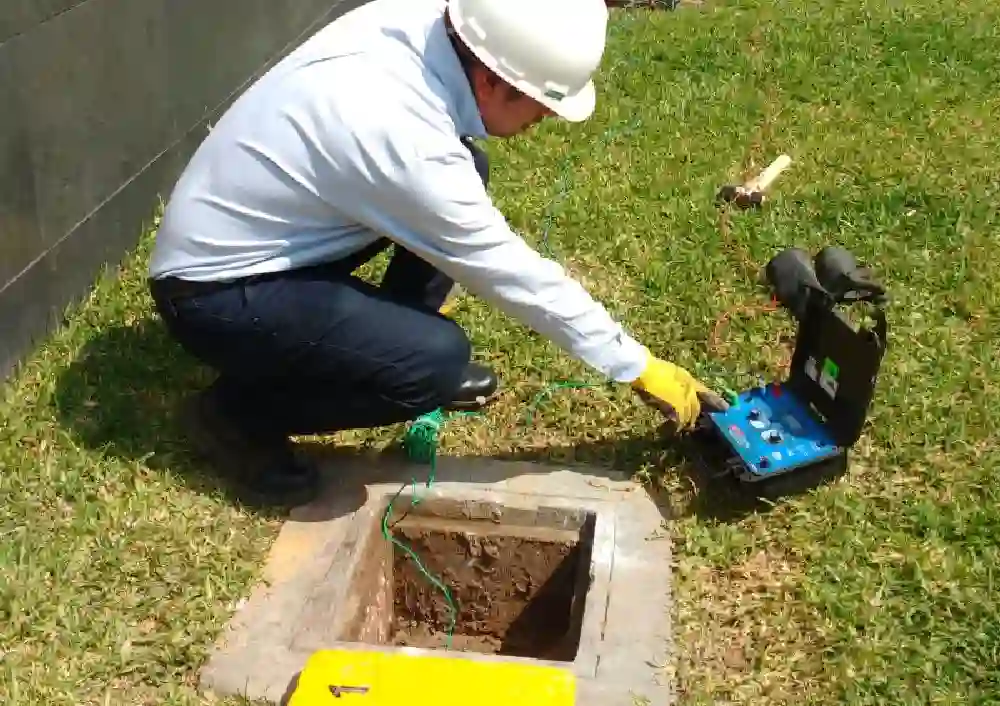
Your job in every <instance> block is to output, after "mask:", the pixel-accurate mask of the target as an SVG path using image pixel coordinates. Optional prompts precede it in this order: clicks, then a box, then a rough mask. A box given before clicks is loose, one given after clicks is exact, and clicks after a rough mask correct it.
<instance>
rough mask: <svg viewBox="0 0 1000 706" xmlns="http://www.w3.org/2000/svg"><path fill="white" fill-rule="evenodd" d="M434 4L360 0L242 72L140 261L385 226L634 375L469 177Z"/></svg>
mask: <svg viewBox="0 0 1000 706" xmlns="http://www.w3.org/2000/svg"><path fill="white" fill-rule="evenodd" d="M444 8H445V2H444V0H372V1H371V2H369V3H368V4H366V5H363V6H361V7H360V8H358V9H356V10H354V11H352V12H349V13H347V14H345V15H344V16H342V17H341V18H339V19H337V20H335V21H333V22H332V23H330V24H329V25H327V26H326V27H324V28H323V29H321V30H320V31H319V32H318V33H316V34H315V35H313V36H312V37H311V38H310V39H308V40H307V41H306V42H305V43H304V44H302V45H301V46H300V47H299V48H298V49H296V50H295V51H293V52H292V53H291V54H289V55H288V56H287V57H286V58H284V59H283V60H282V61H280V62H279V63H278V64H276V65H275V67H274V68H272V69H271V70H270V71H269V72H268V73H267V74H265V75H264V76H263V77H261V79H260V80H258V81H257V82H256V83H254V84H253V85H252V86H251V87H250V88H249V89H248V90H247V91H246V92H245V93H244V94H243V95H242V96H240V97H239V99H238V100H236V101H235V102H234V104H233V105H232V107H231V108H230V109H229V110H228V111H227V112H226V113H225V114H224V115H223V117H222V119H221V120H220V121H219V122H218V123H217V124H215V125H214V126H213V127H212V129H211V132H210V133H209V134H208V136H207V137H206V138H205V140H204V141H203V142H202V144H201V145H200V147H199V149H198V150H197V151H196V153H195V155H194V157H193V158H192V160H191V162H190V163H189V165H188V166H187V168H186V169H185V171H184V172H183V174H182V175H181V177H180V179H179V180H178V182H177V184H176V185H175V187H174V191H173V193H172V194H171V196H170V199H169V200H168V204H167V208H166V211H165V213H164V219H163V222H162V223H161V226H160V228H159V231H158V233H157V236H156V241H155V245H154V250H153V253H152V259H151V264H150V275H151V276H152V277H163V276H174V277H179V278H183V279H189V280H197V281H206V280H228V279H234V278H239V277H244V276H247V275H254V274H261V273H269V272H275V271H283V270H288V269H292V268H297V267H302V266H306V265H313V264H317V263H322V262H329V261H331V260H334V259H336V258H339V257H342V256H344V255H347V254H349V253H351V252H354V251H356V250H358V249H360V248H362V247H364V246H365V245H367V244H369V243H371V242H373V241H375V240H376V239H378V238H379V237H382V236H385V237H388V238H389V239H391V240H393V241H395V242H397V243H400V244H401V245H403V246H404V247H406V248H407V249H409V250H411V251H412V252H414V253H416V254H418V255H420V256H421V257H423V258H424V259H426V260H427V261H429V262H430V263H432V264H433V265H434V266H436V267H437V268H438V269H439V270H440V271H441V272H444V273H446V274H447V275H449V276H450V277H452V278H453V279H454V280H456V281H457V282H459V283H461V284H462V285H464V286H465V288H466V289H468V290H469V291H470V292H472V293H473V294H475V295H477V296H479V297H481V298H482V299H484V300H486V301H489V302H491V303H493V304H494V305H496V306H498V307H499V308H500V309H502V310H503V311H505V312H506V313H507V314H508V315H510V316H512V317H513V318H515V319H517V320H518V321H520V322H522V323H523V324H524V325H526V326H528V327H530V328H532V329H534V330H535V331H537V332H539V333H540V334H542V335H544V336H546V337H547V338H549V339H550V340H551V341H553V342H554V343H555V344H556V345H558V346H560V347H561V348H562V349H563V350H565V351H566V352H567V353H569V354H570V355H572V356H574V357H576V358H577V359H578V360H581V361H583V362H584V363H586V364H588V365H589V366H591V367H593V368H594V369H596V370H597V371H599V372H601V373H603V374H605V375H607V376H608V377H610V378H612V379H614V380H618V381H623V382H624V381H631V380H633V379H635V378H636V377H638V375H639V374H640V372H641V371H642V368H643V366H644V364H645V360H646V353H645V350H644V349H643V348H642V347H641V346H640V344H639V343H637V342H636V341H635V340H634V339H633V338H631V337H630V336H629V335H628V334H627V333H626V332H625V331H624V330H623V328H622V327H621V325H620V324H618V323H617V322H616V321H614V320H613V319H612V318H611V316H610V315H609V314H608V312H607V311H606V310H605V308H604V307H603V306H601V305H600V304H599V303H597V302H596V301H594V299H593V298H591V296H590V295H589V294H588V293H587V292H586V291H585V290H584V289H583V287H581V285H580V284H579V283H577V282H576V281H575V280H574V279H573V278H571V277H570V276H569V275H568V274H567V273H566V272H565V271H564V269H563V268H562V267H561V266H560V265H559V264H558V263H556V262H553V261H551V260H548V259H546V258H544V257H542V256H541V255H540V254H539V253H538V252H536V251H535V250H534V249H533V248H531V247H530V246H529V245H528V244H527V243H526V242H525V241H524V240H523V239H522V238H521V237H520V236H519V235H517V234H516V233H514V232H513V231H512V230H511V228H510V226H509V224H508V223H507V221H506V219H505V218H504V216H503V215H502V214H501V213H500V212H499V211H498V210H497V209H496V207H495V206H494V204H493V202H492V200H491V199H490V197H489V194H488V192H487V191H486V189H485V187H484V186H483V183H482V181H481V179H480V177H479V175H478V174H477V172H476V169H475V165H474V163H473V159H472V156H471V154H470V153H469V151H468V150H467V149H466V147H465V146H464V145H463V144H462V142H461V140H460V138H461V136H463V135H467V136H471V137H477V138H482V137H486V134H485V130H484V128H483V124H482V122H481V119H480V117H479V112H478V109H477V107H476V103H475V99H474V96H473V94H472V91H471V89H470V87H469V84H468V81H467V79H466V77H465V74H464V72H463V70H462V67H461V65H460V64H459V62H458V59H457V57H456V56H455V53H454V51H453V49H452V47H451V44H450V42H449V40H448V38H447V36H446V34H445V28H444V23H443V20H442V17H443V12H444ZM375 325H377V323H375Z"/></svg>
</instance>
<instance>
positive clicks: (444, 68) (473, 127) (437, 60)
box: [426, 16, 488, 139]
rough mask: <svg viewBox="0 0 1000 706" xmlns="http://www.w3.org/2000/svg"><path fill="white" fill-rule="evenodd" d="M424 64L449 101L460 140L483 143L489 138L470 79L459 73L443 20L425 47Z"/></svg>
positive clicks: (438, 23) (434, 29)
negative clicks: (463, 138)
mask: <svg viewBox="0 0 1000 706" xmlns="http://www.w3.org/2000/svg"><path fill="white" fill-rule="evenodd" d="M426 61H427V65H428V68H430V70H431V71H432V72H433V73H434V74H435V75H437V77H438V78H439V79H440V81H441V83H442V85H443V86H444V87H445V89H447V91H448V94H449V97H450V98H451V100H450V103H451V108H452V111H453V113H452V117H453V118H454V120H455V126H456V127H457V128H458V131H459V134H460V135H462V136H463V137H474V138H478V139H485V138H486V137H487V136H488V135H487V133H486V127H485V126H484V125H483V119H482V116H480V114H479V106H478V105H476V97H475V95H474V94H473V93H472V87H471V86H470V85H469V79H468V77H467V76H466V75H465V71H464V70H463V69H462V64H461V62H460V61H459V60H458V55H457V54H456V53H455V48H454V47H453V46H452V45H451V40H450V39H449V38H448V32H447V29H446V27H445V22H444V17H443V16H442V17H441V18H440V19H439V20H438V21H437V22H435V23H434V27H433V28H432V30H431V36H430V41H429V42H428V44H427V53H426Z"/></svg>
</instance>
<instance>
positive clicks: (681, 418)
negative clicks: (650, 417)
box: [632, 354, 729, 429]
mask: <svg viewBox="0 0 1000 706" xmlns="http://www.w3.org/2000/svg"><path fill="white" fill-rule="evenodd" d="M632 387H633V388H634V389H635V391H636V393H637V394H638V395H639V397H640V398H642V400H643V401H644V402H645V403H646V404H648V405H650V406H651V407H654V408H655V409H658V410H660V411H661V412H662V413H663V414H664V416H666V417H667V419H669V420H671V421H673V422H674V423H676V425H677V426H678V428H680V429H687V428H689V427H691V426H692V425H694V423H695V422H696V421H697V420H698V415H699V414H700V413H701V411H702V409H708V410H710V411H723V410H726V409H728V408H729V405H728V404H727V403H726V401H725V400H723V399H722V397H720V396H719V395H717V394H716V393H714V392H712V391H711V390H709V389H708V388H707V387H705V385H704V384H702V383H701V382H700V381H699V380H697V379H695V378H694V377H693V376H692V375H691V373H689V372H688V371H687V370H685V369H684V368H681V367H679V366H677V365H674V364H673V363H669V362H667V361H665V360H661V359H660V358H657V357H656V356H654V355H652V354H650V355H649V362H648V363H647V364H646V369H645V370H644V371H643V373H642V375H640V376H639V378H638V379H637V380H635V381H634V382H633V383H632Z"/></svg>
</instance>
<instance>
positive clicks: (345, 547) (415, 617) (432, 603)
mask: <svg viewBox="0 0 1000 706" xmlns="http://www.w3.org/2000/svg"><path fill="white" fill-rule="evenodd" d="M518 467H520V466H518ZM491 468H492V467H491ZM501 470H503V471H504V473H500V472H496V473H495V475H497V476H500V475H504V474H506V475H505V478H506V479H505V480H503V481H498V482H492V483H491V482H480V483H474V482H450V483H449V482H442V481H441V480H440V478H439V481H438V483H436V484H435V485H434V487H433V488H431V489H425V488H420V492H419V494H418V496H417V497H418V501H417V502H416V503H415V504H411V500H412V496H410V495H409V494H408V493H407V494H398V490H399V487H400V486H399V483H398V482H396V483H390V482H384V483H375V484H372V485H370V486H368V487H367V490H366V497H367V500H366V501H364V502H363V503H362V505H361V507H360V508H358V509H357V510H353V511H347V512H330V513H329V516H330V517H331V518H332V519H329V520H322V521H315V520H314V521H306V522H299V523H294V522H292V523H289V525H290V526H289V525H286V527H285V528H284V529H283V530H282V535H283V537H284V541H283V540H282V537H279V541H278V544H277V545H276V550H277V549H278V548H279V547H280V546H282V545H283V546H284V549H282V550H280V551H276V552H272V557H271V558H270V560H269V567H270V568H269V571H267V572H266V573H267V574H268V575H269V577H270V578H269V581H270V583H269V584H267V585H264V586H262V587H260V588H259V589H258V590H256V591H255V593H254V594H253V595H252V596H251V597H250V600H249V601H248V602H247V603H246V604H245V605H244V606H243V607H242V608H241V609H240V611H239V612H238V613H237V615H236V616H234V618H233V620H232V621H231V623H230V626H229V629H228V630H227V633H226V635H225V636H224V637H223V639H222V640H221V641H220V645H219V646H218V648H217V649H216V650H215V652H214V653H213V655H212V657H211V658H210V660H209V662H208V664H206V666H205V668H204V669H203V670H202V685H203V687H205V688H207V689H209V690H211V691H214V692H216V693H220V692H221V693H223V694H232V693H238V694H241V695H244V696H246V697H247V698H250V699H254V698H262V699H266V700H269V701H271V702H280V699H281V696H282V695H283V693H285V689H287V688H288V685H289V683H290V682H291V681H292V680H293V678H294V676H295V674H296V673H297V671H298V670H299V669H301V668H302V666H303V665H304V664H305V662H306V660H307V659H308V658H309V656H310V655H311V654H312V653H313V652H315V651H317V650H324V649H340V650H345V649H346V650H359V651H371V650H378V651H396V650H403V651H407V652H414V651H429V652H431V653H434V654H446V655H449V656H452V657H454V658H457V659H473V660H486V661H493V660H503V661H532V662H536V663H537V662H542V663H545V664H550V665H555V666H558V667H561V668H564V669H568V670H570V671H571V672H572V673H573V674H574V675H576V677H577V694H578V696H577V704H578V706H635V705H636V704H647V703H648V704H656V706H667V704H669V703H671V702H672V701H673V695H672V689H671V680H670V677H669V674H668V673H667V671H666V666H667V665H668V664H669V653H670V604H669V600H670V565H671V554H670V543H669V540H668V539H667V538H666V537H665V536H664V535H663V533H662V532H661V529H662V520H663V518H662V515H661V514H660V512H659V510H658V508H657V507H656V505H655V503H654V502H653V501H652V500H651V498H650V497H649V496H648V495H647V494H646V493H645V492H644V491H643V489H641V488H640V487H638V486H636V485H634V484H631V483H628V482H620V483H614V482H611V483H598V482H595V481H594V479H593V477H592V476H588V475H586V474H583V473H576V472H573V471H553V472H551V473H540V472H538V471H537V470H535V468H534V467H532V471H534V472H533V473H528V474H525V475H523V476H516V475H514V476H513V477H508V476H511V475H512V474H511V473H510V472H509V471H507V470H506V467H504V468H503V469H501ZM439 473H441V470H440V469H439ZM457 475H458V473H457ZM473 475H474V473H473V471H472V470H470V469H469V468H466V467H464V466H463V467H462V468H461V469H460V477H464V478H468V477H470V476H473ZM390 503H391V505H392V508H391V511H390V512H389V513H388V515H387V516H386V509H387V508H388V507H389V505H390ZM320 514H321V515H322V514H323V513H320ZM384 518H385V521H384ZM387 534H388V536H389V537H390V538H391V539H387V537H386V535H387ZM275 567H277V569H278V570H275ZM443 589H447V594H446V592H445V590H443ZM449 598H450V600H449ZM453 609H454V611H455V612H454V613H453V612H452V611H453ZM453 617H454V629H453V630H452V619H453Z"/></svg>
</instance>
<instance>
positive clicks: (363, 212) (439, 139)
mask: <svg viewBox="0 0 1000 706" xmlns="http://www.w3.org/2000/svg"><path fill="white" fill-rule="evenodd" d="M415 132H417V134H412V133H411V134H410V135H409V136H408V138H407V139H406V141H403V140H399V139H398V138H395V137H386V138H383V139H384V140H387V142H383V143H381V144H380V146H379V147H377V148H373V149H371V150H370V151H368V152H366V161H365V163H364V176H365V178H363V179H354V180H345V182H346V181H349V182H350V183H351V187H350V191H351V192H352V193H351V197H352V198H350V199H345V202H348V203H350V204H351V205H350V206H349V208H350V209H352V210H353V211H354V214H353V215H354V216H355V217H356V218H358V219H359V221H360V222H362V223H365V224H367V225H368V226H369V227H371V228H372V229H374V230H376V231H379V232H381V233H383V234H385V235H386V236H387V237H388V238H390V239H391V240H393V241H395V242H398V243H399V244H400V245H402V246H403V247H405V248H406V249H408V250H410V251H412V252H413V253H414V254H416V255H419V256H420V257H422V258H423V259H425V260H427V261H428V262H430V263H431V264H433V265H434V266H435V267H436V268H437V269H438V270H439V271H441V272H443V273H445V274H447V275H448V276H449V277H451V278H452V279H454V280H455V281H457V282H460V283H461V284H462V285H463V286H465V287H466V288H467V289H468V290H469V291H470V292H472V293H473V294H476V295H477V296H479V297H481V298H483V299H484V300H486V301H489V302H491V303H493V304H494V305H495V306H497V307H498V308H500V309H501V310H503V311H504V312H506V313H507V314H508V315H510V316H512V317H513V318H515V319H517V320H518V321H520V322H522V323H523V324H525V325H526V326H528V327H530V328H532V329H534V330H535V331H537V332H538V333H540V334H541V335H543V336H545V337H547V338H548V339H549V340H551V341H552V342H553V343H555V344H556V345H557V346H559V347H560V348H562V349H563V350H564V351H566V352H567V353H568V354H570V355H572V356H573V357H575V358H576V359H578V360H580V361H582V362H583V363H585V364H587V365H589V366H590V367H592V368H593V369H595V370H597V371H599V372H600V373H602V374H603V375H605V376H607V377H609V378H611V379H613V380H616V381H619V382H631V381H633V380H634V379H636V378H637V377H638V376H639V375H640V374H641V372H642V370H643V368H644V366H645V363H646V355H647V354H646V351H645V349H644V348H643V347H642V346H641V345H640V344H639V343H638V342H637V341H636V340H634V339H633V338H632V337H631V336H629V335H628V333H626V331H625V330H624V328H623V327H622V326H621V325H620V324H619V323H617V322H616V321H615V320H613V319H612V317H611V316H610V314H609V313H608V311H607V310H606V309H605V308H604V307H603V306H602V305H600V304H599V303H598V302H596V301H595V300H594V299H593V298H592V297H591V296H590V295H589V294H588V293H587V292H586V291H585V289H584V288H583V287H582V285H580V284H579V283H578V282H577V281H576V280H575V279H573V278H572V277H571V276H570V275H569V274H568V273H567V272H566V271H565V270H564V269H563V267H562V266H561V265H559V264H558V263H556V262H553V261H552V260H549V259H546V258H545V257H543V256H542V255H541V254H540V253H538V252H537V251H536V250H534V249H533V248H532V247H531V246H530V245H528V243H527V242H526V241H525V240H524V239H523V238H522V237H521V236H519V235H518V234H517V233H515V232H514V231H513V230H512V229H511V227H510V226H509V224H508V222H507V220H506V219H505V218H504V216H503V215H502V214H501V213H500V212H499V210H498V209H497V208H496V207H495V205H494V204H493V202H492V199H491V198H490V196H489V194H488V192H487V191H486V188H485V187H484V185H483V183H482V180H481V179H480V177H479V174H478V172H477V171H476V169H475V164H474V160H473V158H472V155H471V153H470V152H469V150H468V149H466V147H465V146H464V145H463V144H462V142H461V141H460V140H459V139H458V138H457V137H455V136H454V135H444V134H442V133H441V132H438V131H436V130H426V131H420V130H417V131H415ZM421 132H422V133H423V134H421ZM420 138H423V139H420ZM411 145H418V146H413V147H411ZM359 176H360V175H359Z"/></svg>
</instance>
